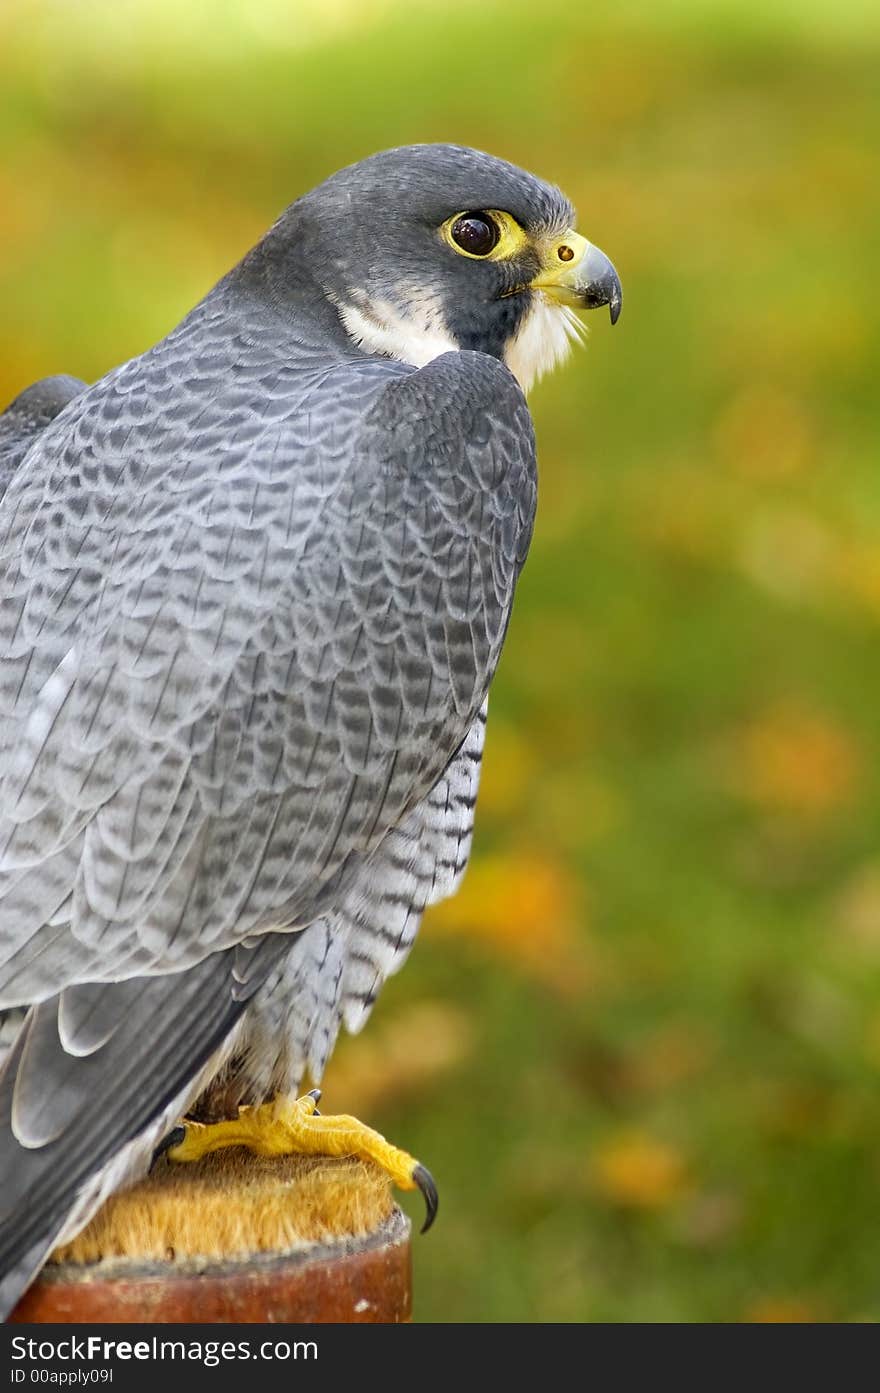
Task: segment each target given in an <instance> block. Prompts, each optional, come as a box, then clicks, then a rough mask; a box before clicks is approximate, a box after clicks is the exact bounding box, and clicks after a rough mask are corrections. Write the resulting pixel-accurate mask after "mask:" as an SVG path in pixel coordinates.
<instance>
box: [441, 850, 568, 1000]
mask: <svg viewBox="0 0 880 1393" xmlns="http://www.w3.org/2000/svg"><path fill="white" fill-rule="evenodd" d="M580 899H581V895H580V891H579V887H578V885H577V883H576V881H575V879H574V877H573V875H572V874H571V872H570V871H569V870H567V868H566V867H565V866H564V865H563V864H562V863H560V862H556V861H551V860H549V859H546V858H540V857H537V856H535V855H534V854H533V853H531V852H521V853H519V854H518V855H510V854H505V855H496V856H482V857H478V858H476V859H475V860H474V862H473V864H472V865H471V867H470V869H469V871H468V873H467V875H466V877H465V880H464V885H463V887H462V889H461V890H460V891H459V893H458V894H457V895H456V896H455V897H454V898H453V899H450V900H446V901H445V902H444V903H443V904H441V905H439V906H438V907H437V908H436V909H433V910H431V912H430V915H429V917H428V921H427V922H428V928H429V931H430V932H431V933H438V932H439V933H447V934H463V935H465V936H466V937H467V938H468V939H469V940H470V941H473V942H477V943H480V944H483V945H484V946H487V947H489V948H491V949H492V950H493V951H495V952H497V953H499V954H500V955H501V956H502V957H503V958H505V959H506V960H507V961H508V962H509V963H511V964H513V965H514V966H516V967H518V968H519V969H520V970H522V971H524V972H526V973H527V974H528V975H529V976H530V977H533V978H536V979H537V980H538V981H540V982H541V983H542V984H543V985H544V986H547V987H550V988H551V989H552V990H553V991H555V992H558V993H559V994H561V995H564V996H568V995H571V994H576V993H578V992H580V991H582V990H583V989H584V987H585V986H586V984H587V983H588V981H590V980H591V979H592V976H593V973H592V971H591V966H592V964H591V963H590V962H589V960H588V953H587V951H586V947H585V944H584V938H583V934H582V932H581V931H580V929H579V925H580V924H581V923H582V922H583V917H584V914H583V909H582V907H581V905H580V904H579V901H580Z"/></svg>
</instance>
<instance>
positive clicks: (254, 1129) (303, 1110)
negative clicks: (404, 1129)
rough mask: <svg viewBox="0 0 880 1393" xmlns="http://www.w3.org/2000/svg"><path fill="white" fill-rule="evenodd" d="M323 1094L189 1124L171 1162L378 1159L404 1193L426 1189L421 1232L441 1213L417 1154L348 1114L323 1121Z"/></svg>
mask: <svg viewBox="0 0 880 1393" xmlns="http://www.w3.org/2000/svg"><path fill="white" fill-rule="evenodd" d="M320 1098H321V1090H320V1089H318V1088H313V1089H312V1091H311V1093H307V1094H306V1095H305V1097H303V1098H292V1097H281V1098H276V1099H275V1101H274V1102H272V1103H262V1104H261V1105H260V1106H259V1107H256V1108H239V1110H238V1117H236V1118H234V1119H232V1120H230V1121H229V1122H214V1123H207V1124H205V1123H201V1122H184V1123H183V1124H182V1126H181V1127H178V1128H177V1129H176V1130H175V1132H172V1134H171V1136H170V1137H169V1138H168V1145H167V1146H166V1148H164V1149H167V1152H168V1157H169V1159H170V1160H172V1161H200V1160H201V1158H202V1157H203V1156H207V1155H208V1153H209V1152H210V1151H221V1150H222V1149H223V1148H224V1147H227V1146H247V1147H249V1148H250V1150H251V1151H256V1152H257V1154H258V1155H259V1156H289V1155H291V1153H293V1152H296V1153H298V1154H300V1155H302V1156H359V1157H360V1158H361V1160H363V1161H375V1163H376V1165H378V1166H381V1167H382V1169H383V1170H384V1171H387V1173H388V1174H389V1175H390V1176H391V1179H392V1180H393V1181H394V1183H395V1185H399V1186H400V1188H401V1190H415V1189H416V1188H418V1189H419V1190H421V1192H422V1195H423V1196H424V1200H425V1209H426V1211H427V1214H426V1217H425V1222H424V1224H423V1225H422V1233H425V1232H426V1231H427V1230H428V1229H429V1228H430V1227H431V1225H432V1224H433V1222H434V1216H435V1214H436V1213H437V1187H436V1185H435V1184H434V1180H433V1178H432V1176H431V1173H430V1171H429V1170H427V1169H426V1168H425V1167H424V1166H423V1165H421V1164H420V1163H419V1162H418V1161H417V1160H416V1159H415V1157H414V1156H410V1155H409V1154H408V1153H407V1152H406V1151H401V1150H400V1148H399V1147H397V1146H392V1145H391V1143H390V1142H387V1141H386V1140H385V1138H384V1137H383V1136H381V1135H380V1134H379V1133H378V1132H374V1131H373V1129H372V1127H367V1126H365V1125H364V1123H363V1122H358V1120H357V1118H356V1117H348V1116H347V1115H346V1114H345V1113H339V1114H337V1115H336V1116H332V1117H324V1116H322V1115H321V1113H319V1112H318V1103H319V1101H320ZM181 1133H182V1135H181Z"/></svg>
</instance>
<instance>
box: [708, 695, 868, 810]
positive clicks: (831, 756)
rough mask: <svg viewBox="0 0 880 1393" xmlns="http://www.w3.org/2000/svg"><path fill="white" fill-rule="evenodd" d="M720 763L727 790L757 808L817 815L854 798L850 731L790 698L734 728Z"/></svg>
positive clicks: (857, 760) (855, 754)
mask: <svg viewBox="0 0 880 1393" xmlns="http://www.w3.org/2000/svg"><path fill="white" fill-rule="evenodd" d="M721 764H722V776H723V780H724V782H725V784H726V785H727V787H728V788H729V789H730V790H731V792H733V793H735V794H737V795H739V796H740V797H742V798H745V799H747V800H748V801H749V802H751V803H755V804H757V805H758V806H759V807H760V808H763V809H765V810H767V811H772V812H783V813H792V814H799V815H801V816H804V817H808V818H821V817H824V816H828V815H829V814H832V813H835V812H837V811H839V810H840V809H841V808H844V807H846V806H847V805H848V804H850V803H851V802H852V801H853V799H854V797H855V795H856V792H857V788H858V784H859V776H860V770H861V764H862V759H861V752H860V751H859V749H858V747H857V745H856V743H855V739H854V737H853V735H852V732H851V731H848V730H845V729H844V728H843V726H841V725H839V724H837V723H836V722H834V721H832V720H831V719H830V718H829V717H828V716H826V715H824V714H822V713H820V712H818V711H815V710H811V709H808V708H806V707H804V706H801V705H800V704H799V703H797V702H795V701H791V702H781V703H779V704H776V705H774V706H771V707H770V708H768V709H767V710H765V711H763V712H761V713H760V714H758V715H756V716H755V717H754V718H753V719H752V720H750V721H747V722H746V723H745V724H744V725H742V726H741V727H740V728H739V729H738V730H736V731H735V732H733V734H732V735H731V736H729V738H728V740H727V741H726V743H725V746H724V749H723V751H722V759H721Z"/></svg>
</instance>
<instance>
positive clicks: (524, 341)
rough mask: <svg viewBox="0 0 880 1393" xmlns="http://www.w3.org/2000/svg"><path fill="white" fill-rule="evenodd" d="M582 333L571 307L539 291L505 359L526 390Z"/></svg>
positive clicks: (505, 352)
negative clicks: (549, 298)
mask: <svg viewBox="0 0 880 1393" xmlns="http://www.w3.org/2000/svg"><path fill="white" fill-rule="evenodd" d="M585 333H586V330H585V328H584V326H583V325H582V324H581V322H580V320H579V319H578V318H577V317H576V316H575V314H574V311H573V310H570V309H569V308H568V306H567V305H561V304H559V302H558V301H556V300H548V299H547V297H546V296H545V295H542V294H541V293H540V292H538V293H536V294H535V296H534V298H533V301H532V304H531V305H530V307H529V310H528V312H527V314H526V316H525V318H524V320H523V322H522V324H521V325H520V327H519V329H518V330H517V332H516V336H515V337H514V338H513V339H511V341H510V343H509V344H508V345H507V348H506V349H505V351H504V361H505V363H506V364H507V366H508V367H509V368H510V371H511V372H512V373H513V375H514V377H515V378H516V379H517V381H518V382H519V385H520V386H521V387H522V389H523V391H524V392H528V391H529V389H530V388H531V387H532V386H534V384H535V383H536V382H537V381H538V380H539V378H541V377H543V376H544V375H545V374H546V373H548V372H551V371H552V370H553V368H555V367H557V366H558V364H560V363H562V362H564V361H565V359H566V358H567V357H568V355H569V353H570V352H571V346H572V344H573V343H575V342H577V341H579V340H580V339H581V338H582V337H583V335H584V334H585Z"/></svg>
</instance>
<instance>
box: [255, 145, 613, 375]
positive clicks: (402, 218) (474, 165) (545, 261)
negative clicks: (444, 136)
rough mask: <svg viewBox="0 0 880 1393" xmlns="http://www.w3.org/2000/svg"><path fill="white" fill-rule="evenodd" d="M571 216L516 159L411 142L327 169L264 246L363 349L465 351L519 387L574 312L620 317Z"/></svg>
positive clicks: (412, 357)
mask: <svg viewBox="0 0 880 1393" xmlns="http://www.w3.org/2000/svg"><path fill="white" fill-rule="evenodd" d="M574 221H575V215H574V209H573V208H572V206H571V204H570V203H569V202H568V200H567V199H566V198H565V197H564V195H563V194H562V193H561V192H560V191H559V189H557V188H554V187H553V186H552V185H551V184H545V183H544V182H543V181H542V180H541V179H537V178H536V177H535V176H534V175H532V174H527V173H526V172H525V171H524V170H522V169H517V168H516V166H515V165H511V164H507V163H506V161H504V160H498V159H495V158H493V157H492V156H491V155H486V154H483V153H482V152H481V151H479V150H470V149H467V148H465V147H462V146H456V145H411V146H406V147H403V148H401V149H396V150H386V151H384V152H382V153H381V154H378V155H373V156H371V157H370V158H369V159H366V160H362V161H361V162H360V163H359V164H354V165H350V166H349V167H348V168H347V169H343V170H340V171H339V173H337V174H334V175H333V176H332V177H331V178H330V179H328V180H326V182H325V183H323V184H320V185H319V186H318V187H317V188H316V189H313V190H312V192H311V193H308V194H306V195H305V196H304V197H303V198H301V199H299V200H298V201H297V202H296V203H294V204H293V205H292V206H291V207H290V208H289V209H288V210H287V212H286V213H285V214H284V215H283V216H282V217H281V218H280V219H279V221H278V222H277V223H276V225H275V227H274V228H273V229H272V232H271V233H270V234H269V238H268V239H267V241H266V243H264V247H265V248H267V249H268V248H269V247H271V248H272V254H273V255H274V256H275V257H276V258H279V259H280V260H281V261H282V263H283V267H284V272H285V275H286V276H287V277H293V278H294V279H295V278H296V277H297V275H304V276H306V277H307V278H308V279H309V280H311V281H312V282H317V284H318V285H319V287H320V290H321V292H322V294H323V295H324V297H325V298H326V299H328V300H330V301H331V302H332V303H333V305H334V306H335V307H336V310H337V311H338V314H339V317H340V319H341V321H342V324H343V325H344V327H345V329H346V331H347V333H348V335H349V337H350V338H351V339H352V340H354V342H355V343H356V344H357V345H358V346H359V347H361V348H362V349H364V350H366V351H367V352H369V353H377V354H382V355H384V356H386V357H390V358H395V359H397V360H399V361H401V362H405V363H411V364H412V365H413V366H415V367H422V366H424V364H425V363H428V362H430V361H431V360H432V359H433V358H436V357H437V356H438V355H439V354H441V353H447V352H450V351H453V350H457V349H474V350H476V351H478V352H481V353H489V354H492V355H493V356H494V357H496V358H500V359H501V360H502V361H503V362H505V363H506V364H507V366H508V367H509V368H510V370H511V371H512V372H513V373H514V374H515V375H516V377H517V378H518V379H519V381H520V383H521V385H522V387H523V389H524V390H528V388H529V387H530V386H531V385H532V383H533V382H534V381H535V380H536V379H537V378H538V377H540V376H541V375H542V374H543V373H545V372H547V371H549V370H550V369H551V368H552V367H554V366H555V365H556V364H557V363H558V362H559V361H560V360H561V359H562V358H563V357H564V356H565V355H566V353H567V352H568V349H569V347H570V345H571V342H572V340H573V339H575V338H577V337H578V335H579V333H580V332H581V329H582V326H581V324H580V321H579V320H578V318H577V316H576V314H575V311H577V310H580V309H593V308H595V307H597V306H600V305H607V306H608V307H609V310H610V313H611V322H612V324H614V323H616V321H617V317H618V315H619V314H620V305H621V288H620V280H619V278H618V275H617V272H616V271H615V269H614V267H613V266H612V264H611V262H610V261H609V260H608V258H607V256H605V254H604V253H603V252H601V251H600V250H599V248H598V247H595V246H593V245H592V244H591V243H590V242H588V241H587V240H586V239H585V238H584V237H582V236H580V234H579V233H577V232H575V231H574V230H573V225H574Z"/></svg>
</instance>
